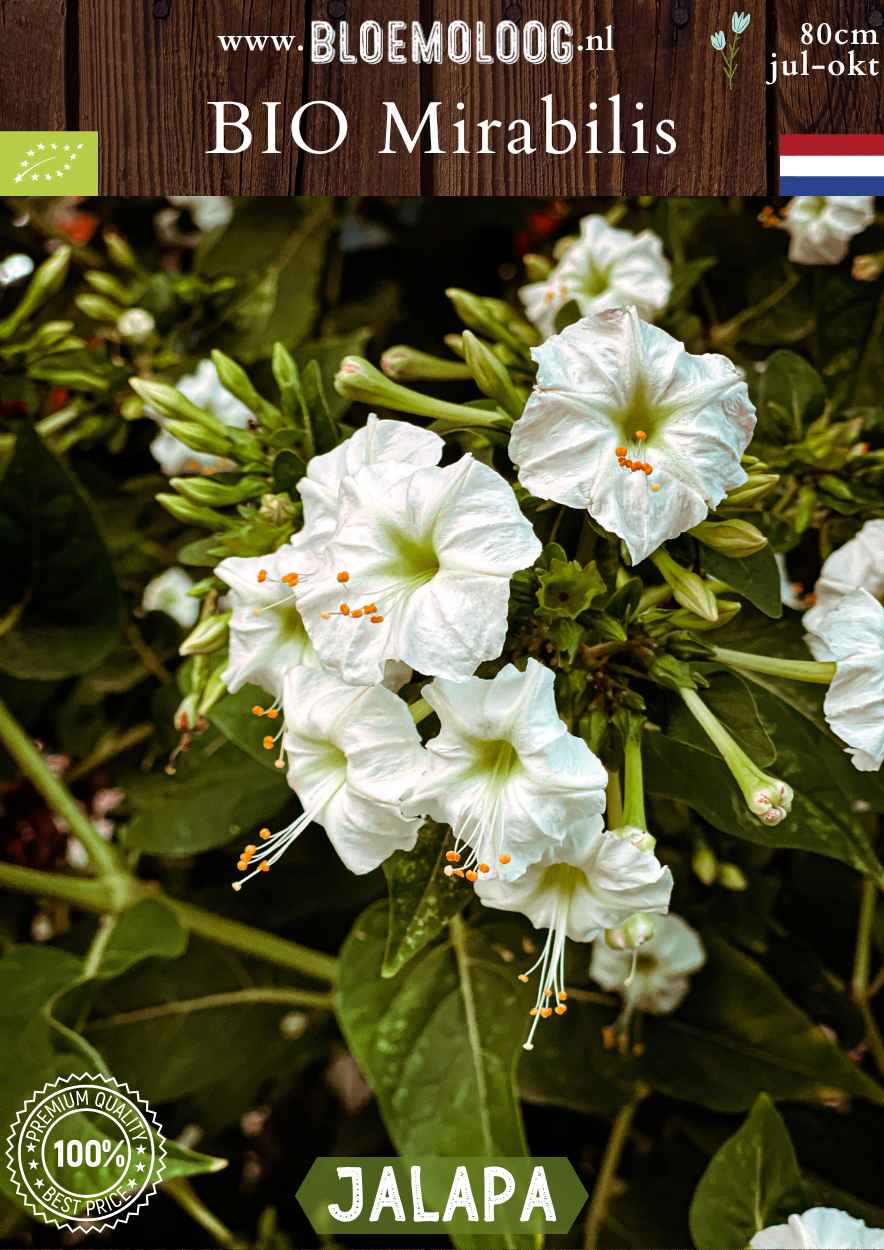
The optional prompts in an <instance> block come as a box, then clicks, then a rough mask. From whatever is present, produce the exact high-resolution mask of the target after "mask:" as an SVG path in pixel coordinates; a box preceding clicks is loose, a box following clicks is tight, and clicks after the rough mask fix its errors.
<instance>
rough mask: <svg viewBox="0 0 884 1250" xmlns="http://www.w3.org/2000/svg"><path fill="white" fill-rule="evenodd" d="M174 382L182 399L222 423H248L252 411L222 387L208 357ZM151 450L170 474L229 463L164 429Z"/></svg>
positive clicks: (241, 425) (207, 469) (212, 468)
mask: <svg viewBox="0 0 884 1250" xmlns="http://www.w3.org/2000/svg"><path fill="white" fill-rule="evenodd" d="M175 385H176V387H177V388H178V390H179V391H180V392H181V394H182V395H183V396H184V397H185V399H189V400H190V401H191V403H193V404H196V406H197V407H198V408H204V409H205V410H206V411H207V412H210V413H211V414H212V416H213V417H215V418H217V420H218V421H221V422H222V423H223V424H224V425H229V426H231V427H233V428H236V429H240V430H242V429H245V427H246V426H247V425H248V423H249V420H250V418H251V415H252V414H251V413H250V412H249V410H248V408H247V407H246V406H245V404H243V403H240V401H239V400H238V399H237V398H236V397H235V396H234V395H231V394H230V392H229V391H226V390H225V389H224V387H223V386H222V385H221V379H220V378H219V377H218V370H217V369H216V368H215V365H214V363H213V362H212V361H211V360H209V359H206V360H201V361H200V362H199V364H198V365H197V367H196V370H195V371H194V372H193V373H188V374H186V375H185V376H184V377H182V378H179V380H178V381H177V382H176V383H175ZM146 411H147V412H148V415H149V416H155V417H158V414H156V413H153V412H151V411H150V410H149V409H148V410H146ZM158 420H159V421H160V425H162V424H163V422H162V419H161V418H159V417H158ZM150 450H151V452H152V453H153V457H154V459H155V460H156V461H157V463H158V464H159V466H160V468H161V469H162V470H163V472H164V473H166V474H168V475H169V476H170V477H175V476H176V475H178V474H181V473H206V472H215V471H217V470H218V469H224V468H228V467H229V462H228V461H227V460H225V459H224V458H223V457H221V456H214V455H211V454H210V453H208V452H200V451H193V450H192V449H191V448H190V447H188V446H187V445H186V444H185V443H182V442H181V440H180V439H177V438H175V437H174V435H172V434H169V433H168V431H166V430H161V431H160V433H159V434H158V435H157V436H156V438H155V439H154V440H153V442H152V443H151V445H150Z"/></svg>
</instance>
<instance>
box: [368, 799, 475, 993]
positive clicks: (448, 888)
mask: <svg viewBox="0 0 884 1250" xmlns="http://www.w3.org/2000/svg"><path fill="white" fill-rule="evenodd" d="M447 837H448V829H447V828H446V827H445V826H444V825H437V824H434V823H433V822H432V821H430V822H428V823H427V824H426V825H424V827H423V829H422V830H421V831H420V834H419V835H418V840H417V844H416V846H415V847H414V850H412V851H396V853H395V854H394V855H391V856H390V858H389V859H388V860H387V861H386V862H385V864H384V873H385V875H386V878H387V885H388V887H389V891H390V928H389V932H388V933H387V946H386V950H385V952H384V964H383V968H382V969H381V975H382V976H384V977H392V976H395V975H396V973H397V972H398V971H399V969H400V968H402V967H403V966H404V965H405V964H407V963H408V961H409V959H411V958H413V957H414V956H415V955H416V954H417V953H418V951H421V950H423V948H424V947H425V946H426V945H427V943H428V942H432V941H435V939H436V938H437V937H438V936H439V934H440V933H441V932H442V930H443V929H444V928H445V926H446V924H447V923H448V921H449V920H450V919H451V917H452V916H456V915H457V913H458V912H460V911H463V909H464V907H466V905H467V903H468V902H469V901H470V898H471V895H472V891H471V890H470V889H469V887H468V886H467V885H466V883H465V882H463V881H459V880H458V879H457V878H456V877H454V878H452V877H446V876H445V874H444V872H443V869H444V867H445V842H446V839H447Z"/></svg>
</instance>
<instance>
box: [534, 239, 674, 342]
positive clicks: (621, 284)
mask: <svg viewBox="0 0 884 1250" xmlns="http://www.w3.org/2000/svg"><path fill="white" fill-rule="evenodd" d="M671 293H672V279H671V277H670V271H669V261H668V260H667V259H666V257H665V256H664V255H663V242H662V240H661V239H660V238H659V237H658V236H657V235H656V234H654V232H653V230H642V231H641V233H639V234H633V233H632V231H631V230H618V229H617V228H616V227H615V226H610V225H608V223H607V221H606V220H605V218H604V217H601V216H599V215H598V214H593V215H592V216H590V217H584V218H583V220H582V221H581V223H580V237H579V239H575V240H574V242H573V243H572V244H571V245H570V247H569V248H568V249H567V251H566V252H565V254H564V256H563V257H562V259H561V260H560V261H559V263H558V264H557V265H556V266H555V268H554V269H553V270H552V271H551V272H550V274H549V275H548V276H547V277H546V278H544V280H543V281H542V282H531V283H529V284H528V285H527V286H523V287H522V289H521V290H520V291H519V299H520V300H521V301H522V303H523V304H524V305H525V312H526V314H527V316H528V319H529V321H532V322H533V323H534V325H536V326H537V328H538V330H540V332H541V334H543V335H544V336H545V337H547V338H548V337H549V336H550V335H551V334H555V330H556V314H557V313H558V312H559V311H560V309H562V308H563V307H564V306H565V304H568V303H570V302H571V301H572V300H573V302H574V303H575V304H576V305H577V307H578V309H579V310H580V315H581V316H582V317H586V316H589V314H591V313H600V312H606V311H607V310H608V309H610V308H623V307H625V306H626V305H627V304H634V305H635V307H636V308H637V309H638V311H639V314H640V315H641V316H642V317H645V318H646V319H647V320H649V321H652V320H653V319H654V317H656V316H657V314H658V313H660V312H662V311H663V309H664V308H665V307H666V304H667V303H668V301H669V296H670V295H671Z"/></svg>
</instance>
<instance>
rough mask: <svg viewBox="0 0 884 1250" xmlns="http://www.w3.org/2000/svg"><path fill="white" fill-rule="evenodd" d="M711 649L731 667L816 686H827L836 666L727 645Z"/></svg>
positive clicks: (718, 658) (824, 662)
mask: <svg viewBox="0 0 884 1250" xmlns="http://www.w3.org/2000/svg"><path fill="white" fill-rule="evenodd" d="M712 650H713V652H714V654H715V658H716V660H721V662H722V664H727V665H729V666H730V667H731V668H742V669H744V670H745V671H746V672H749V673H768V674H769V675H770V676H771V677H785V678H788V679H789V680H790V681H809V682H813V683H814V684H815V685H818V686H828V684H829V682H830V681H831V680H832V678H833V677H834V676H835V671H836V669H837V667H838V666H837V664H835V663H827V662H826V661H823V660H780V659H777V657H776V656H772V655H755V654H754V653H753V652H751V651H730V650H728V648H727V647H713V648H712Z"/></svg>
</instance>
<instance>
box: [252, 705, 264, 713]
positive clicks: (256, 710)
mask: <svg viewBox="0 0 884 1250" xmlns="http://www.w3.org/2000/svg"><path fill="white" fill-rule="evenodd" d="M252 715H253V716H263V715H264V709H263V708H262V707H261V704H260V703H256V704H255V706H254V707H253V708H252Z"/></svg>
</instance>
